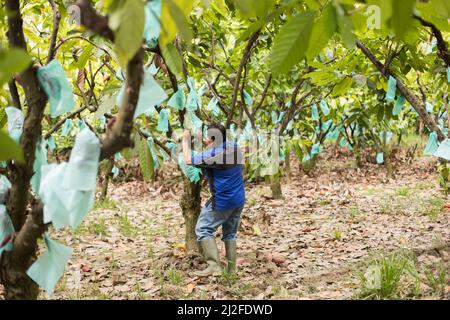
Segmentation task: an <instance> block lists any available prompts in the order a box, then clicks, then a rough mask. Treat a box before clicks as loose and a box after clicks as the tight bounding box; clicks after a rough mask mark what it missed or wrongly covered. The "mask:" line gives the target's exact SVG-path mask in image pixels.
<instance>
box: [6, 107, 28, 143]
mask: <svg viewBox="0 0 450 320" xmlns="http://www.w3.org/2000/svg"><path fill="white" fill-rule="evenodd" d="M5 112H6V116H7V126H8V134H9V136H10V137H11V139H13V140H14V141H16V142H17V143H18V142H19V140H20V136H21V135H22V130H23V121H24V116H23V113H22V110H20V109H18V108H16V107H6V108H5Z"/></svg>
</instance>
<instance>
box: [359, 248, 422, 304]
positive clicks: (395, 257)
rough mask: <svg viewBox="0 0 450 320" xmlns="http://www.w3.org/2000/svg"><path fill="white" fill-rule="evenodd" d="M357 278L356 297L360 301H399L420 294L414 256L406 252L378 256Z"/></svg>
mask: <svg viewBox="0 0 450 320" xmlns="http://www.w3.org/2000/svg"><path fill="white" fill-rule="evenodd" d="M358 278H359V294H358V295H357V296H358V298H361V299H376V300H379V299H401V298H404V297H407V296H418V295H420V294H421V292H420V281H419V279H418V277H417V270H416V263H415V256H414V255H413V254H412V253H411V252H408V251H400V252H395V253H390V254H384V253H381V254H378V255H377V256H375V257H373V258H372V259H371V260H370V261H369V263H368V265H367V268H366V270H365V272H364V273H363V272H360V273H359V274H358Z"/></svg>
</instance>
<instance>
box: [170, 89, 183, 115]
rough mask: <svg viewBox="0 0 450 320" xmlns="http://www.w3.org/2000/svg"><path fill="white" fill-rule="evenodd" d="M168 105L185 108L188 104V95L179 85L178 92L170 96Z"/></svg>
mask: <svg viewBox="0 0 450 320" xmlns="http://www.w3.org/2000/svg"><path fill="white" fill-rule="evenodd" d="M167 105H168V106H169V107H171V108H173V109H175V110H183V109H184V106H185V105H186V95H185V94H184V90H183V88H182V87H178V90H177V92H175V93H174V94H173V95H172V97H170V99H169V101H168V102H167Z"/></svg>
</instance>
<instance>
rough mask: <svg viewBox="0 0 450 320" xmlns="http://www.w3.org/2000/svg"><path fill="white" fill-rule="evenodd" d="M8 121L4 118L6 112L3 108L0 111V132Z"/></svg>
mask: <svg viewBox="0 0 450 320" xmlns="http://www.w3.org/2000/svg"><path fill="white" fill-rule="evenodd" d="M7 121H8V119H7V117H6V111H5V109H4V108H1V109H0V130H1V129H3V127H4V126H5V125H6V122H7Z"/></svg>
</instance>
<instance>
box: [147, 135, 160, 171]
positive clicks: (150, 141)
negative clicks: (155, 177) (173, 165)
mask: <svg viewBox="0 0 450 320" xmlns="http://www.w3.org/2000/svg"><path fill="white" fill-rule="evenodd" d="M147 146H148V149H149V150H150V154H151V156H152V159H153V165H154V167H155V169H158V168H159V160H158V155H157V154H156V150H155V141H154V140H153V138H152V137H149V138H148V139H147Z"/></svg>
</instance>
